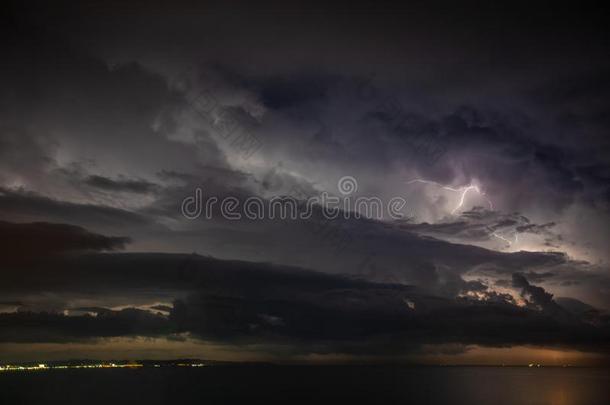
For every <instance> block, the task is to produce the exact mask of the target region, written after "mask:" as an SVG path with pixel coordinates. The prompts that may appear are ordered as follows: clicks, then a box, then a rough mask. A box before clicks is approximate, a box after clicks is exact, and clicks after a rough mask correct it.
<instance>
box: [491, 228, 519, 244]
mask: <svg viewBox="0 0 610 405" xmlns="http://www.w3.org/2000/svg"><path fill="white" fill-rule="evenodd" d="M491 235H492V236H494V237H496V238H498V239H500V240H503V241H504V242H506V243H508V246H512V245H513V243H517V242H519V238H518V237H517V232H515V240H514V241H512V240H510V239H507V238H505V237H504V236H502V235H500V234H498V233H497V232H496V231H494V232H492V233H491Z"/></svg>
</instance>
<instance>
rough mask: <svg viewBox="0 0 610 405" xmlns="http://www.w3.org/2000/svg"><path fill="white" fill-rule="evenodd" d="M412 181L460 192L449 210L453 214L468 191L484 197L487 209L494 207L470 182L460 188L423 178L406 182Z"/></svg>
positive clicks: (461, 204) (461, 203) (462, 202)
mask: <svg viewBox="0 0 610 405" xmlns="http://www.w3.org/2000/svg"><path fill="white" fill-rule="evenodd" d="M413 183H423V184H432V185H434V186H437V187H440V188H442V189H443V190H448V191H453V192H455V193H461V194H460V201H459V202H458V204H457V205H456V206H455V208H453V210H451V215H455V213H456V212H457V210H459V209H460V208H462V206H463V205H464V200H465V199H466V194H468V192H470V191H476V192H477V193H478V194H479V195H480V196H482V197H484V198H485V200H486V201H487V203H488V204H489V209H490V210H493V209H494V206H493V204H492V202H491V200H490V199H489V198H488V197H487V195H486V194H485V193H484V192H482V191H481V189H480V188H479V187H478V186H475V185H474V184H470V185H468V186H463V187H460V188H453V187H449V186H446V185H443V184H440V183H437V182H435V181H430V180H423V179H415V180H411V181H408V182H407V184H413Z"/></svg>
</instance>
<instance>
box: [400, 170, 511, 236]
mask: <svg viewBox="0 0 610 405" xmlns="http://www.w3.org/2000/svg"><path fill="white" fill-rule="evenodd" d="M413 183H423V184H431V185H434V186H437V187H440V188H442V189H443V190H448V191H452V192H455V193H460V199H459V202H458V203H457V205H456V206H455V207H454V208H453V209H452V210H451V215H455V213H456V212H457V211H458V210H459V209H460V208H462V207H463V206H464V200H465V199H466V195H467V194H468V193H469V192H470V191H475V192H476V193H477V194H479V195H480V196H481V197H483V198H484V199H485V200H486V201H487V203H488V204H489V209H490V210H493V209H494V207H493V203H492V202H491V200H490V199H489V198H488V197H487V195H486V194H485V193H484V192H483V191H481V189H480V188H479V187H478V186H476V185H474V184H472V183H471V184H469V185H468V186H463V187H460V188H454V187H450V186H446V185H444V184H440V183H437V182H435V181H430V180H424V179H414V180H411V181H408V182H407V184H413ZM491 235H492V236H493V237H495V238H497V239H500V240H502V241H504V242H506V243H508V246H512V245H513V244H514V243H517V242H518V241H519V239H518V237H517V232H515V234H514V237H515V239H514V240H510V239H508V238H506V237H504V236H502V235H500V234H499V233H498V232H496V231H493V232H492V233H491Z"/></svg>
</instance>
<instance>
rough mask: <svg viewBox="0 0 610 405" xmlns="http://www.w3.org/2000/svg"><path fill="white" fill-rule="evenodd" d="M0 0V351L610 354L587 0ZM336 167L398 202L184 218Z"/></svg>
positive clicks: (606, 161) (602, 36)
mask: <svg viewBox="0 0 610 405" xmlns="http://www.w3.org/2000/svg"><path fill="white" fill-rule="evenodd" d="M3 8H4V9H5V10H7V11H8V13H7V15H8V19H7V21H6V23H5V24H4V23H3V25H2V26H3V28H2V39H1V40H0V42H1V43H2V48H1V49H2V62H1V63H0V88H2V91H1V92H0V235H1V237H2V243H1V244H0V245H1V246H2V250H3V252H2V255H1V256H0V262H1V266H0V269H1V272H2V274H1V277H2V283H0V349H2V354H1V355H0V361H3V360H6V361H9V360H15V359H17V360H18V359H31V360H37V359H39V358H41V359H44V358H52V357H54V356H55V357H57V356H64V355H65V353H68V352H70V351H72V353H79V355H82V356H83V357H100V356H106V357H108V358H111V357H113V356H114V358H116V357H120V356H127V357H130V356H131V357H146V356H156V357H166V358H171V357H176V356H192V357H195V356H200V357H215V358H229V359H236V360H247V359H273V360H277V359H281V360H284V361H297V360H298V361H309V360H314V361H318V360H320V361H324V360H329V361H332V360H345V359H353V358H357V359H367V360H368V359H379V358H382V359H402V360H405V361H424V362H426V361H432V360H430V359H433V361H435V362H437V361H438V359H439V358H440V359H441V361H446V362H460V361H468V360H469V359H470V360H472V359H473V358H476V359H478V360H477V361H483V362H500V361H502V362H504V360H505V359H506V358H511V357H512V358H515V359H517V358H518V359H519V361H525V362H528V360H526V359H525V357H524V356H525V355H523V356H521V357H520V356H519V355H518V354H519V353H521V354H523V353H526V354H527V356H540V358H541V359H544V360H545V361H551V362H552V361H555V362H561V361H564V360H566V359H570V361H581V362H582V363H583V364H584V363H587V364H589V363H591V362H596V361H604V360H605V361H607V360H608V353H609V349H610V348H609V347H608V341H609V337H610V326H609V324H608V322H609V318H608V311H609V310H610V271H609V266H610V251H609V249H608V246H609V239H610V231H609V230H610V226H609V225H610V182H609V180H610V137H609V136H608V131H609V129H610V111H609V110H608V108H609V106H610V57H609V55H610V52H608V50H609V46H608V45H609V32H608V30H607V28H606V26H607V21H605V18H604V17H605V14H604V13H603V12H602V9H601V6H597V5H595V4H570V5H569V6H563V5H560V4H557V3H556V2H547V3H537V4H535V5H534V4H533V3H532V2H524V3H514V2H513V3H512V5H511V6H502V5H499V4H493V3H492V4H490V3H489V2H481V3H480V4H479V3H475V2H467V3H460V4H459V5H452V6H446V5H443V4H442V3H431V2H402V3H401V4H400V5H394V4H391V3H387V4H381V3H379V2H370V3H357V4H354V3H353V2H345V3H334V4H333V5H332V6H331V5H328V4H326V5H324V4H315V2H286V1H284V2H275V3H274V2H265V3H264V4H258V5H255V4H253V3H252V4H249V3H246V2H243V3H239V2H199V3H197V4H192V3H186V2H171V3H169V2H168V3H166V4H161V3H159V2H148V3H145V2H138V1H136V2H129V3H126V4H124V3H122V2H99V3H94V2H73V3H71V2H57V3H54V4H50V3H47V2H27V4H21V2H15V3H12V2H9V3H8V4H7V5H4V6H3ZM346 176H350V177H351V178H353V179H354V180H355V181H356V182H357V190H355V191H354V192H353V193H352V194H351V197H354V198H355V197H367V198H371V197H375V198H378V199H379V200H381V201H384V202H385V201H389V200H391V199H392V198H394V197H400V198H403V199H404V200H405V201H406V206H405V207H404V208H402V211H401V213H402V214H403V218H402V219H396V218H389V217H388V216H384V217H383V218H354V217H350V218H344V216H341V217H340V218H339V219H336V220H332V221H328V220H324V219H323V218H322V215H321V214H322V212H321V211H320V210H315V213H314V215H313V217H312V218H309V219H307V220H299V219H297V220H290V219H288V220H281V219H278V218H275V219H271V218H266V219H259V220H251V219H247V218H244V217H242V218H241V219H238V220H231V219H228V218H224V217H223V216H222V215H220V213H219V212H218V211H214V212H213V214H214V215H211V218H204V217H200V218H198V219H195V220H189V219H187V218H185V217H184V216H183V215H182V212H181V204H182V202H183V200H184V198H185V197H189V196H194V195H195V190H196V188H200V189H201V190H202V192H203V195H204V196H205V197H212V196H214V197H217V198H219V199H222V198H224V197H232V198H235V199H236V201H238V202H240V203H242V204H243V203H244V202H245V201H246V200H247V199H249V198H258V199H261V201H265V202H268V201H269V200H271V199H273V198H274V197H278V196H294V197H295V198H299V199H305V198H308V197H314V196H320V195H321V194H323V193H329V194H330V195H338V196H341V194H342V193H340V191H341V190H338V182H339V181H340V179H343V178H345V177H346ZM343 212H349V209H345V210H344V211H343ZM511 348H512V352H511V351H510V350H508V349H511ZM507 350H508V351H507ZM475 355H477V356H478V357H476V356H475ZM468 356H475V357H468ZM481 359H484V360H481ZM549 359H550V360H549Z"/></svg>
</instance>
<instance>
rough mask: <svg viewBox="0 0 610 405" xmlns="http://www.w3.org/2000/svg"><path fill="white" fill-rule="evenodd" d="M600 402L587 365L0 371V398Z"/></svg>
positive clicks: (596, 375) (594, 374)
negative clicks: (533, 367) (559, 366)
mask: <svg viewBox="0 0 610 405" xmlns="http://www.w3.org/2000/svg"><path fill="white" fill-rule="evenodd" d="M43 403H46V404H79V405H80V404H184V403H189V404H190V403H192V404H229V403H230V404H253V403H254V404H286V405H290V404H321V403H333V404H344V403H346V404H353V403H369V404H389V403H392V404H394V403H395V404H452V405H461V404H464V405H478V404H482V405H483V404H484V405H503V404H511V405H512V404H531V405H534V404H552V405H584V404H586V405H606V404H610V370H608V369H591V368H536V369H530V368H516V367H497V368H496V367H389V366H217V367H204V368H198V369H182V368H159V369H140V370H116V369H112V370H50V371H43V372H33V373H21V372H20V373H4V374H1V375H0V404H2V405H4V404H7V405H8V404H10V405H17V404H43Z"/></svg>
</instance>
